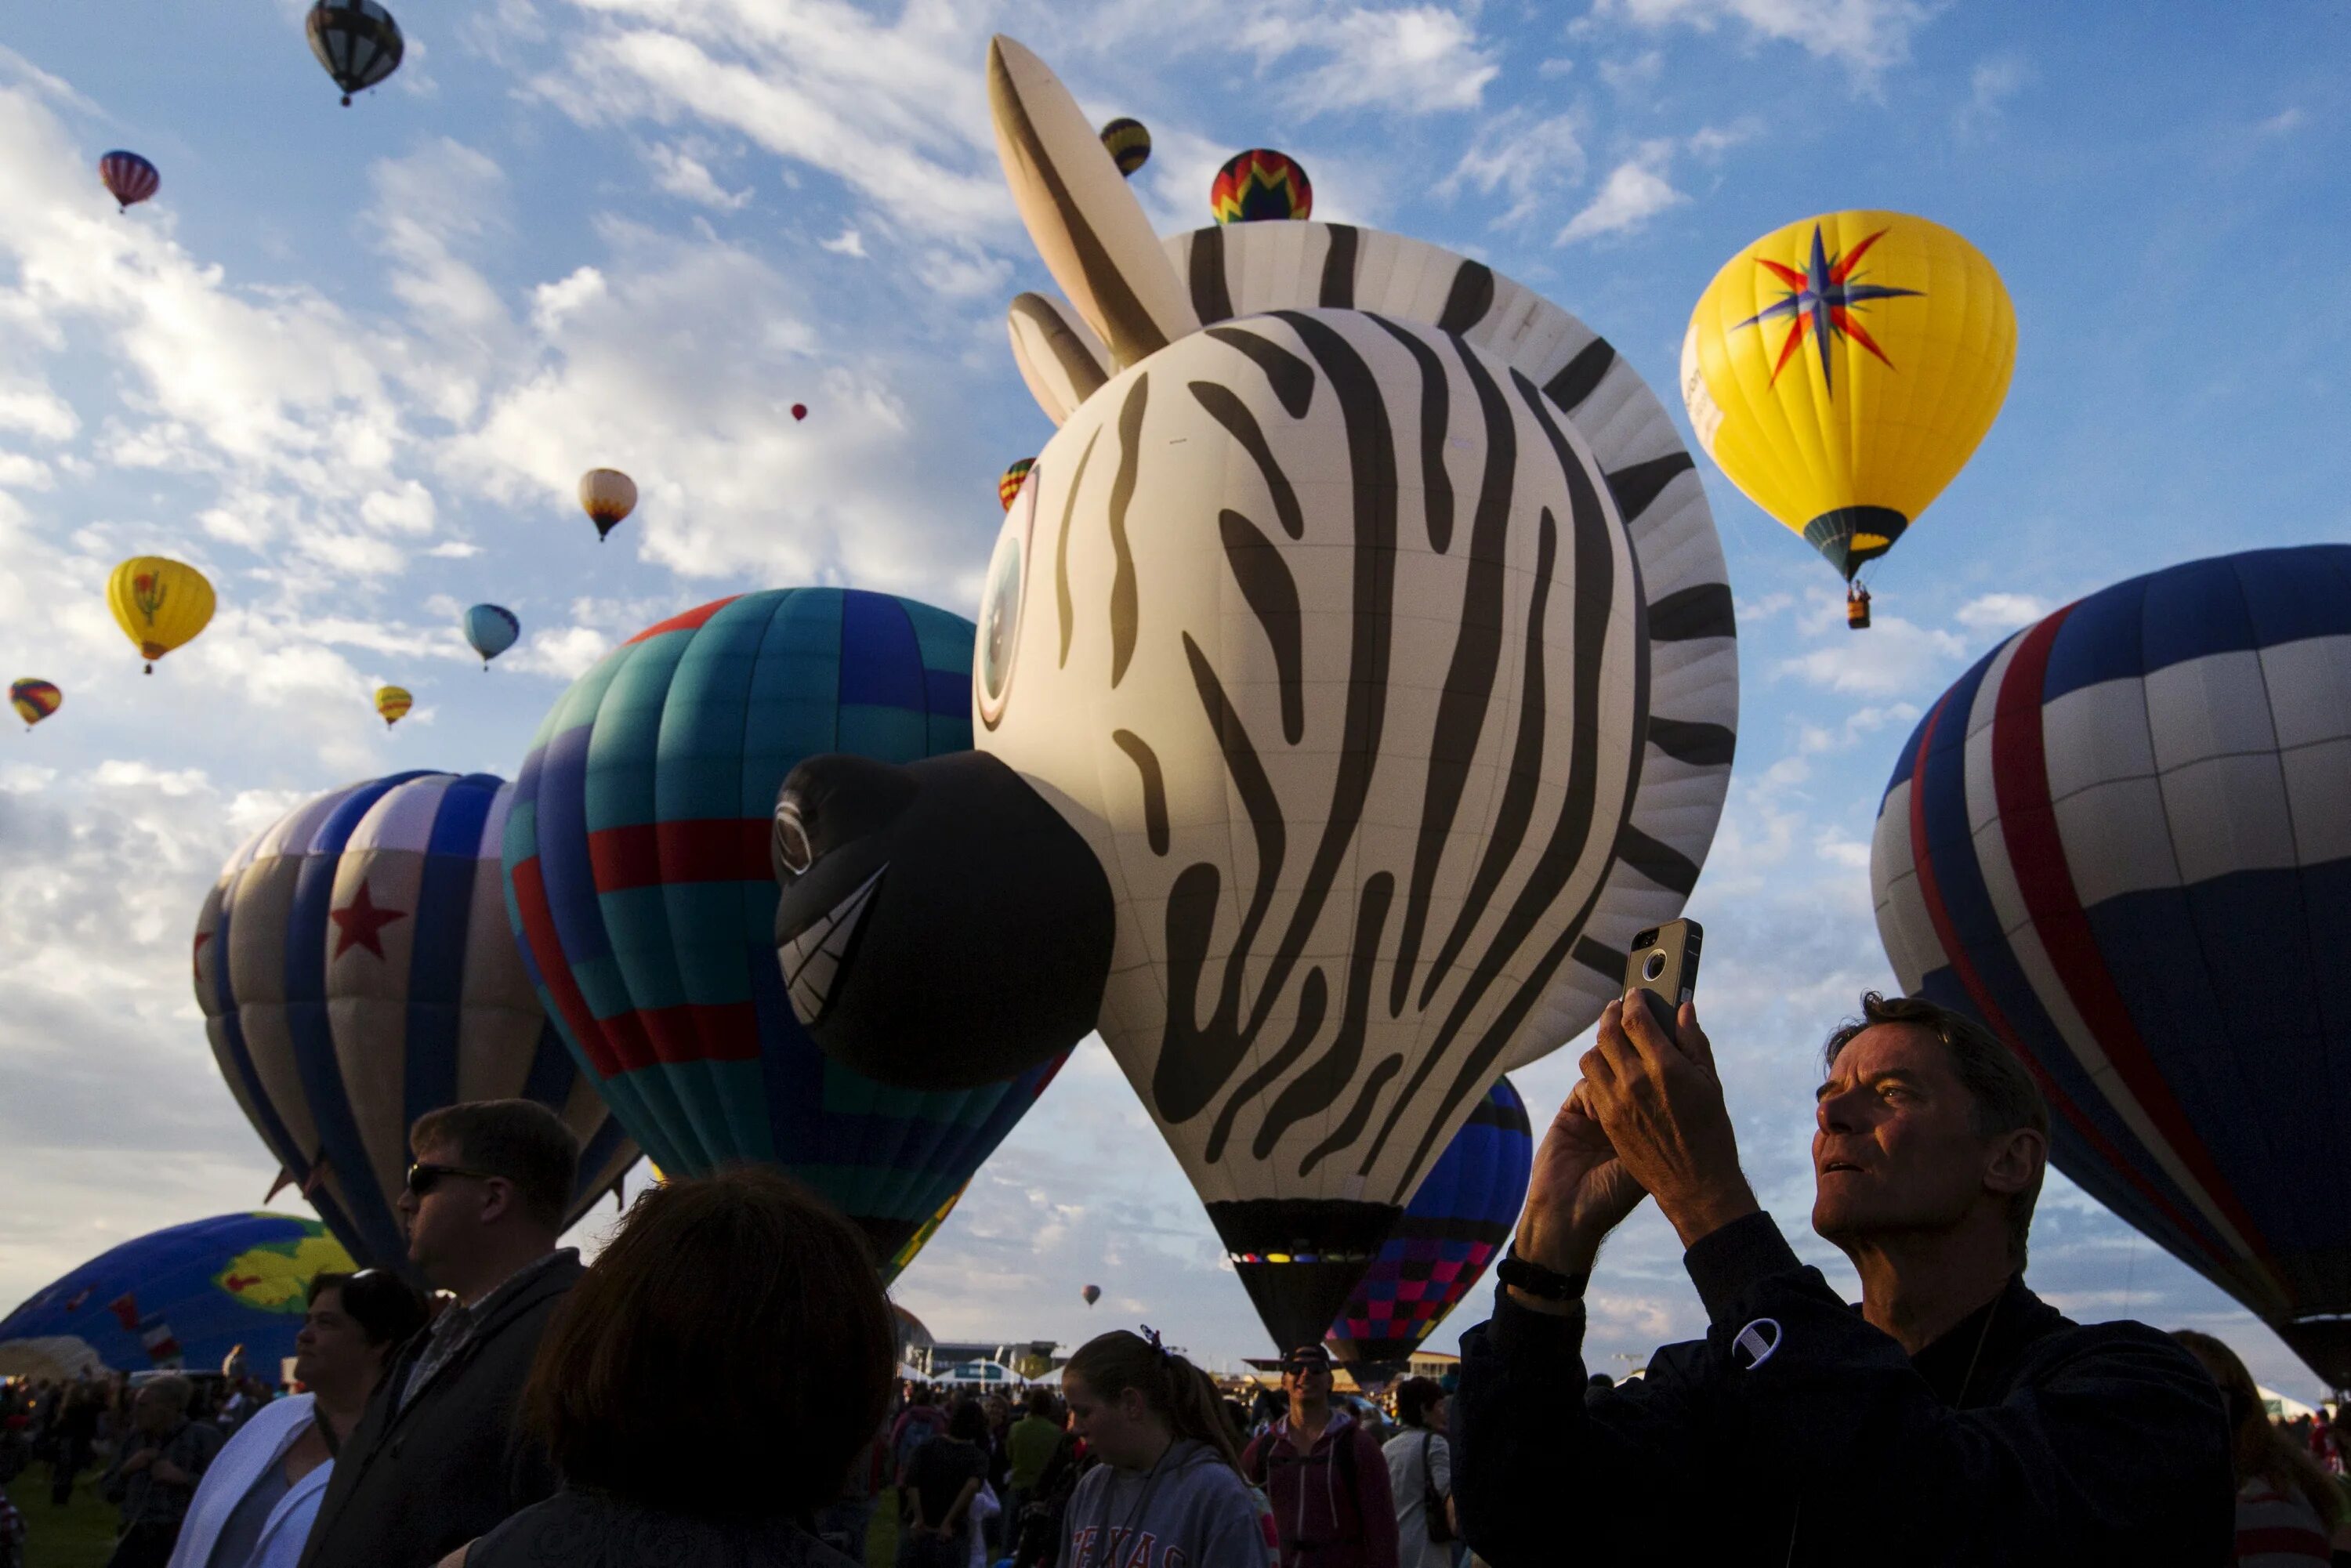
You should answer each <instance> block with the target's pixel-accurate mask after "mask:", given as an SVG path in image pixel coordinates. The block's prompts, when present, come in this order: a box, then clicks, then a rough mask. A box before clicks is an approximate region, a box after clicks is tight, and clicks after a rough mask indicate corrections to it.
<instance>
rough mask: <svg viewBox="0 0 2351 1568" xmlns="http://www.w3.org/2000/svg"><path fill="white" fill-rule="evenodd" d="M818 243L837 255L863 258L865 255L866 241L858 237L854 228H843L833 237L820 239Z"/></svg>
mask: <svg viewBox="0 0 2351 1568" xmlns="http://www.w3.org/2000/svg"><path fill="white" fill-rule="evenodd" d="M817 244H818V245H819V246H821V247H822V248H824V249H826V250H829V251H831V252H832V253H833V254H834V255H836V256H856V257H858V258H859V259H861V260H862V259H863V257H864V256H865V242H864V240H862V239H861V238H859V237H858V234H857V231H856V230H855V229H853V228H851V229H843V230H841V232H840V233H839V234H837V235H833V236H832V237H831V239H825V240H819V241H817Z"/></svg>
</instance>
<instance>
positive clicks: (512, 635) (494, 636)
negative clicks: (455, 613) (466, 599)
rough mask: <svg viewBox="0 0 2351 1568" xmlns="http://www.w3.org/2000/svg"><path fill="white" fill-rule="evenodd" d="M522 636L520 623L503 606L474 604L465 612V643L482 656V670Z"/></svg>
mask: <svg viewBox="0 0 2351 1568" xmlns="http://www.w3.org/2000/svg"><path fill="white" fill-rule="evenodd" d="M521 635H522V622H519V621H517V620H516V619H515V612H513V611H511V610H508V609H507V607H506V606H505V605H503V604H476V605H475V606H474V607H473V608H472V609H471V610H468V611H466V612H465V641H466V642H468V643H472V644H473V645H474V652H475V653H479V654H480V655H481V656H482V668H483V669H485V670H486V669H488V668H489V667H490V661H491V660H492V659H495V658H496V657H497V656H498V655H499V654H500V653H505V652H506V651H507V649H508V648H511V647H513V646H514V645H515V639H516V638H517V637H519V636H521Z"/></svg>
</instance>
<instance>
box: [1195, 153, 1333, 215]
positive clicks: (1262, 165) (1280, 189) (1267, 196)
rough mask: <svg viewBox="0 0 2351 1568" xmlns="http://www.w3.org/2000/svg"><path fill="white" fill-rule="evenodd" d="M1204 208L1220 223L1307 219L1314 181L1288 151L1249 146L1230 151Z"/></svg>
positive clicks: (1218, 172) (1209, 188)
mask: <svg viewBox="0 0 2351 1568" xmlns="http://www.w3.org/2000/svg"><path fill="white" fill-rule="evenodd" d="M1208 210H1209V211H1211V212H1213V213H1214V214H1216V215H1217V222H1218V223H1220V224H1250V223H1259V222H1263V221H1266V220H1268V219H1274V220H1279V219H1283V218H1301V219H1302V218H1310V217H1312V216H1313V215H1314V184H1313V182H1311V181H1310V180H1309V179H1307V177H1306V170H1305V168H1304V167H1303V166H1302V165H1301V163H1300V162H1298V160H1297V159H1295V158H1292V157H1291V156H1290V154H1289V153H1287V152H1275V151H1274V150H1273V149H1272V148H1270V147H1252V148H1250V149H1249V151H1248V152H1239V153H1236V154H1234V155H1233V157H1231V158H1230V159H1228V160H1227V162H1226V163H1225V166H1224V167H1223V168H1221V169H1219V170H1217V181H1216V183H1215V184H1213V185H1211V186H1209V187H1208Z"/></svg>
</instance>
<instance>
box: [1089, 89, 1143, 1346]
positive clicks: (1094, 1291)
mask: <svg viewBox="0 0 2351 1568" xmlns="http://www.w3.org/2000/svg"><path fill="white" fill-rule="evenodd" d="M1130 123H1131V122H1130ZM1078 1294H1080V1295H1081V1296H1083V1297H1084V1298H1085V1299H1086V1305H1088V1306H1090V1307H1091V1306H1092V1305H1093V1304H1094V1303H1095V1302H1096V1301H1101V1300H1102V1287H1101V1286H1100V1285H1088V1286H1087V1287H1086V1288H1085V1289H1084V1290H1082V1291H1079V1292H1078Z"/></svg>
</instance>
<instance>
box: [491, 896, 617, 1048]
mask: <svg viewBox="0 0 2351 1568" xmlns="http://www.w3.org/2000/svg"><path fill="white" fill-rule="evenodd" d="M513 885H514V895H515V908H516V909H517V910H518V911H519V912H520V913H521V915H522V939H523V944H524V946H528V948H529V949H530V956H531V960H532V962H533V963H535V964H537V965H538V973H539V977H540V979H542V980H543V981H544V982H545V983H546V986H547V994H548V996H549V998H550V999H552V1000H553V1001H554V1003H555V1010H556V1012H557V1013H558V1014H559V1015H560V1016H561V1018H562V1019H563V1021H564V1023H565V1024H567V1025H568V1026H569V1028H570V1030H571V1038H572V1039H573V1040H577V1041H578V1042H579V1044H580V1050H581V1051H585V1052H587V1053H588V1061H589V1062H590V1064H591V1065H592V1066H593V1067H594V1068H595V1069H596V1076H597V1077H598V1078H599V1079H600V1080H601V1079H607V1078H616V1077H618V1076H619V1075H620V1074H621V1073H622V1071H624V1064H623V1063H622V1061H621V1059H620V1057H619V1055H618V1054H617V1053H616V1052H615V1051H613V1049H612V1043H611V1040H607V1039H606V1038H605V1037H604V1028H603V1025H601V1023H599V1022H597V1020H596V1015H595V1014H594V1013H593V1012H591V1011H590V1010H589V1007H588V998H586V997H584V996H582V995H581V994H580V986H579V983H578V982H577V981H575V980H574V979H572V977H571V966H570V964H569V963H568V962H567V961H566V960H565V958H564V956H563V943H562V940H561V939H560V938H559V937H558V936H557V935H556V932H555V911H554V910H553V909H552V908H551V907H550V906H549V904H548V902H547V879H546V878H545V877H544V876H542V875H541V874H540V873H539V869H538V856H537V855H533V856H531V857H530V858H529V859H528V860H525V861H520V862H517V863H516V865H515V868H514V873H513Z"/></svg>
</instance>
